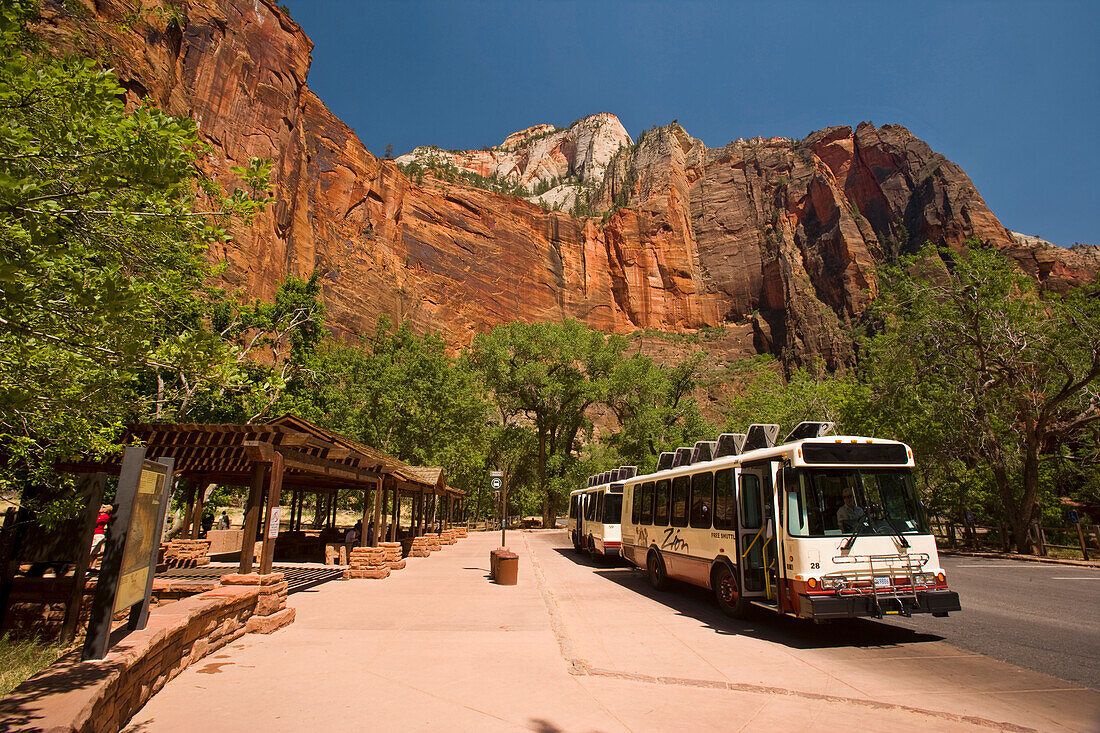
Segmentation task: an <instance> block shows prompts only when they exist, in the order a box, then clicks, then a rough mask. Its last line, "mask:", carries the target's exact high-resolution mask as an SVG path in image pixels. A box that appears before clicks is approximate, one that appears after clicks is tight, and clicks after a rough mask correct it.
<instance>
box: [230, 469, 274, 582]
mask: <svg viewBox="0 0 1100 733" xmlns="http://www.w3.org/2000/svg"><path fill="white" fill-rule="evenodd" d="M266 471H267V464H265V463H256V464H254V467H253V469H252V485H251V486H250V487H249V489H248V503H247V504H246V505H245V510H244V539H242V540H241V560H240V564H239V565H238V566H237V572H239V573H241V574H242V575H245V574H248V573H251V572H252V554H253V553H254V552H255V547H256V529H257V528H258V527H259V526H260V500H261V499H262V498H263V491H264V474H265V472H266Z"/></svg>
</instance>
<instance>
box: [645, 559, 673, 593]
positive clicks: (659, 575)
mask: <svg viewBox="0 0 1100 733" xmlns="http://www.w3.org/2000/svg"><path fill="white" fill-rule="evenodd" d="M646 574H647V575H648V576H649V584H650V585H651V586H653V589H654V590H667V589H668V574H667V573H666V572H665V563H664V561H663V560H661V556H660V555H658V554H657V553H656V552H654V551H650V553H649V558H648V559H647V560H646Z"/></svg>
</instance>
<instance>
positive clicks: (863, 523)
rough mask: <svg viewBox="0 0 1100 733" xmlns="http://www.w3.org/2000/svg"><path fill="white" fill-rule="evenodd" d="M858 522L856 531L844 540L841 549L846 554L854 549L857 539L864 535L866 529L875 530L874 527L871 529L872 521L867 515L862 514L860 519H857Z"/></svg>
mask: <svg viewBox="0 0 1100 733" xmlns="http://www.w3.org/2000/svg"><path fill="white" fill-rule="evenodd" d="M856 522H857V524H856V529H855V531H854V532H852V534H850V535H848V539H846V540H844V544H843V545H841V547H840V549H841V550H843V551H845V552H847V551H848V550H850V549H852V545H854V544H855V541H856V537H859V536H860V535H861V534H863V528H864V527H869V528H870V529H874V527H871V520H870V518H869V517H868V516H867V515H866V514H860V515H859V519H857V520H856Z"/></svg>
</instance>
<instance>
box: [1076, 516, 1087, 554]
mask: <svg viewBox="0 0 1100 733" xmlns="http://www.w3.org/2000/svg"><path fill="white" fill-rule="evenodd" d="M1073 526H1074V527H1076V528H1077V540H1078V541H1079V542H1080V543H1081V556H1082V557H1084V559H1086V560H1088V559H1089V548H1088V547H1086V546H1085V533H1084V532H1082V531H1081V523H1080V522H1075V523H1074V525H1073Z"/></svg>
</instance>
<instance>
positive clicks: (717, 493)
mask: <svg viewBox="0 0 1100 733" xmlns="http://www.w3.org/2000/svg"><path fill="white" fill-rule="evenodd" d="M736 527H737V503H736V502H735V501H734V498H733V469H732V468H723V469H722V470H721V471H719V472H718V473H716V474H714V528H715V529H735V528H736Z"/></svg>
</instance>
